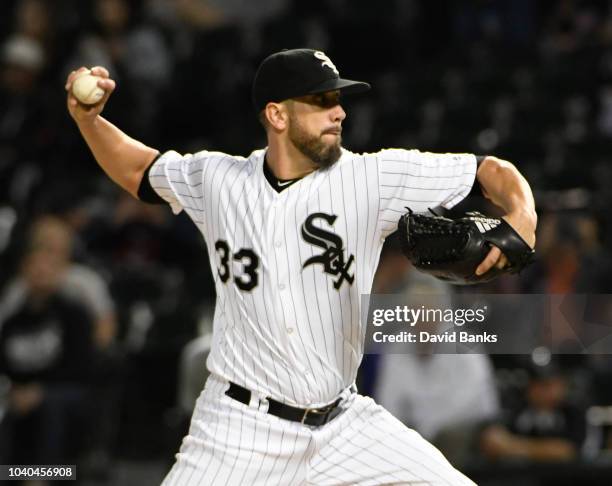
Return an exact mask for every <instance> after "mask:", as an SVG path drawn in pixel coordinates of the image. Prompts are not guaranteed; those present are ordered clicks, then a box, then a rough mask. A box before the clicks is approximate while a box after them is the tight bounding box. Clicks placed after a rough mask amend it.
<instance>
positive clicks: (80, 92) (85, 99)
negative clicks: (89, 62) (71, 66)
mask: <svg viewBox="0 0 612 486" xmlns="http://www.w3.org/2000/svg"><path fill="white" fill-rule="evenodd" d="M100 79H102V78H101V77H100V76H94V75H93V74H91V71H89V70H87V71H83V73H82V74H80V75H79V77H78V78H76V79H75V80H74V81H73V82H72V94H73V95H74V97H75V98H76V99H77V100H79V101H80V102H81V103H83V104H84V105H95V104H96V103H97V102H98V101H100V100H101V99H102V97H103V96H104V90H103V89H102V88H100V87H98V80H100Z"/></svg>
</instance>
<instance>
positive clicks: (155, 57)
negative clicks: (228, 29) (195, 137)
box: [67, 0, 173, 139]
mask: <svg viewBox="0 0 612 486" xmlns="http://www.w3.org/2000/svg"><path fill="white" fill-rule="evenodd" d="M93 3H94V5H93V7H94V8H93V18H92V21H93V25H94V29H93V30H92V31H86V32H85V34H84V35H83V36H82V37H81V38H80V39H79V40H78V41H77V47H76V52H75V55H74V56H73V58H72V59H71V60H70V61H69V65H68V69H67V70H72V69H77V68H78V67H79V66H89V67H91V66H105V67H106V68H107V69H108V70H109V71H110V72H111V73H112V74H113V77H114V78H115V79H116V80H117V82H118V83H122V91H123V96H120V97H119V98H118V99H117V100H115V102H114V103H113V105H114V106H111V107H110V108H111V110H117V111H118V113H116V115H117V116H120V117H125V121H123V122H122V123H127V125H126V126H127V127H128V129H129V130H130V131H132V132H134V133H135V134H136V135H137V136H139V137H143V138H144V139H149V138H151V137H152V136H153V135H154V134H155V133H156V131H155V129H156V123H157V121H158V120H157V116H158V111H159V108H160V101H159V97H160V96H161V93H162V92H163V90H164V89H165V88H166V87H167V86H168V84H169V82H170V77H171V70H172V67H173V66H172V58H171V56H170V52H169V50H168V47H167V45H166V41H165V39H164V37H163V35H162V34H161V32H160V30H159V29H158V28H156V27H155V26H154V25H152V24H150V23H149V22H148V21H147V18H146V15H145V14H144V12H143V11H142V8H141V3H140V2H130V1H127V0H95V1H94V2H93ZM110 113H111V115H109V116H112V113H113V111H111V112H110ZM115 119H116V117H115Z"/></svg>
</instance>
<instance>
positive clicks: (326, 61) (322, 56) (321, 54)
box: [314, 51, 340, 75]
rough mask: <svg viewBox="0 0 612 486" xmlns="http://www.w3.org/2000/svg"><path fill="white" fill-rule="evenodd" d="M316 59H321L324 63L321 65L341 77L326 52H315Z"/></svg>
mask: <svg viewBox="0 0 612 486" xmlns="http://www.w3.org/2000/svg"><path fill="white" fill-rule="evenodd" d="M314 57H316V58H317V59H320V60H321V61H323V62H322V63H321V66H327V67H328V68H330V69H331V70H332V71H333V72H335V73H336V74H337V75H340V72H339V71H338V70H337V69H336V66H334V63H333V62H332V61H331V59H330V58H329V57H327V55H326V54H325V53H324V52H321V51H315V53H314Z"/></svg>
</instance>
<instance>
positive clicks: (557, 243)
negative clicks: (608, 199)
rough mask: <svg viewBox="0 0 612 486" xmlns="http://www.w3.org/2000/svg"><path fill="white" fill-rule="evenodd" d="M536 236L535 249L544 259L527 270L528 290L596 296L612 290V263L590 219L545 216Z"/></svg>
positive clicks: (592, 218)
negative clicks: (595, 294)
mask: <svg viewBox="0 0 612 486" xmlns="http://www.w3.org/2000/svg"><path fill="white" fill-rule="evenodd" d="M538 233H539V235H540V237H539V239H538V243H537V245H538V248H537V249H538V253H539V254H540V255H542V257H543V258H542V259H541V260H538V261H536V264H535V265H533V267H532V268H529V269H527V271H526V274H527V275H528V278H527V279H525V282H526V287H527V288H526V290H527V291H530V292H544V293H552V294H564V293H585V292H593V293H597V292H607V291H609V290H610V289H611V288H612V277H611V275H612V273H611V269H612V261H611V259H610V254H609V252H607V251H606V250H605V249H604V248H603V247H602V245H601V242H600V235H599V224H598V222H597V220H596V219H595V218H594V217H593V216H591V215H589V214H579V215H575V214H572V213H561V214H544V215H543V216H542V217H541V218H540V228H539V230H538Z"/></svg>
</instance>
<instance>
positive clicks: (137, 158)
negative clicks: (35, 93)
mask: <svg viewBox="0 0 612 486" xmlns="http://www.w3.org/2000/svg"><path fill="white" fill-rule="evenodd" d="M84 70H86V68H83V67H82V68H80V69H79V70H78V71H72V72H71V73H70V75H69V76H68V79H67V80H66V91H67V93H68V96H67V105H68V112H69V113H70V116H72V118H73V119H74V121H75V122H76V124H77V126H78V128H79V131H80V132H81V135H82V136H83V138H84V139H85V142H87V145H88V146H89V149H90V150H91V152H92V154H93V155H94V157H95V159H96V161H97V162H98V164H99V165H100V167H102V169H103V170H104V172H106V174H107V175H108V176H109V177H110V178H111V179H112V180H113V181H114V182H115V183H117V184H118V185H119V186H121V187H122V188H123V189H125V190H126V191H127V192H129V193H130V194H132V196H134V197H135V198H138V187H139V185H140V181H141V180H142V177H143V174H144V172H145V170H146V169H147V167H149V165H150V164H151V162H152V161H153V160H154V159H155V157H156V156H157V154H158V151H157V150H155V149H154V148H151V147H148V146H146V145H145V144H143V143H141V142H139V141H138V140H134V139H133V138H131V137H130V136H128V135H127V134H125V133H124V132H122V131H121V130H120V129H119V128H117V127H116V126H115V125H113V124H112V123H110V122H109V121H108V120H106V119H104V118H103V117H101V116H100V113H102V110H104V105H105V104H106V102H107V101H108V99H109V97H110V95H111V94H112V92H113V91H114V89H115V81H113V80H112V79H110V77H109V73H108V71H107V70H106V69H105V68H103V67H94V68H92V69H91V72H92V74H94V75H96V76H100V77H101V78H103V79H102V80H100V81H98V86H99V87H100V88H102V89H103V90H104V91H105V92H106V93H105V95H104V97H103V98H102V99H101V100H100V102H99V103H97V104H96V105H93V106H85V105H83V104H81V103H79V102H78V101H77V99H76V98H75V97H74V96H73V95H72V91H71V87H72V82H73V81H74V79H75V77H76V76H77V75H78V74H79V73H81V72H83V71H84Z"/></svg>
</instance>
